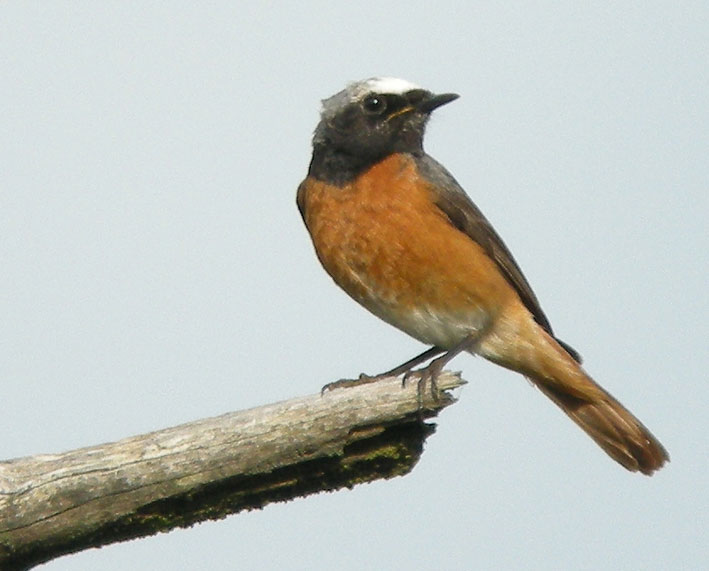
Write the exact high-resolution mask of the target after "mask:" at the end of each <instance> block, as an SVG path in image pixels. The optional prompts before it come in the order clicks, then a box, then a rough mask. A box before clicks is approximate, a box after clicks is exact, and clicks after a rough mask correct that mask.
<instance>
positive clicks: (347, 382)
mask: <svg viewBox="0 0 709 571" xmlns="http://www.w3.org/2000/svg"><path fill="white" fill-rule="evenodd" d="M387 376H388V375H387V374H386V373H385V374H383V375H367V374H366V373H360V375H359V377H357V378H356V379H340V380H338V381H333V382H332V383H327V384H326V385H324V386H323V388H322V389H320V394H325V393H327V392H329V391H334V390H335V389H345V388H349V387H358V386H359V385H367V384H369V383H376V382H377V381H378V380H380V379H384V378H385V377H387Z"/></svg>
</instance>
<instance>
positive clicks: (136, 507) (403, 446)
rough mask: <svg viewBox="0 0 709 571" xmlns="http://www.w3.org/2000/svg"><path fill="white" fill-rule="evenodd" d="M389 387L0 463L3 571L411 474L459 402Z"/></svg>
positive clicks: (396, 384) (442, 384) (443, 388)
mask: <svg viewBox="0 0 709 571" xmlns="http://www.w3.org/2000/svg"><path fill="white" fill-rule="evenodd" d="M463 383H464V381H462V380H461V379H460V377H459V376H458V375H455V374H451V373H444V374H443V375H442V376H441V377H440V378H439V379H438V386H439V398H438V400H434V399H432V398H431V396H430V394H428V393H429V391H424V393H423V403H422V404H423V408H421V407H420V404H421V403H420V402H419V395H418V394H417V387H416V383H415V382H412V383H407V386H406V387H403V388H402V386H401V380H400V379H396V378H391V379H384V380H380V381H377V382H376V383H371V384H367V385H361V386H356V387H351V388H346V389H336V390H333V391H330V392H326V393H325V394H324V395H320V394H317V395H311V396H308V397H304V398H299V399H293V400H288V401H284V402H281V403H276V404H272V405H268V406H263V407H259V408H253V409H250V410H245V411H240V412H234V413H229V414H225V415H222V416H218V417H215V418H209V419H205V420H199V421H196V422H191V423H188V424H183V425H181V426H176V427H173V428H168V429H165V430H160V431H157V432H152V433H149V434H145V435H141V436H135V437H132V438H126V439H124V440H120V441H118V442H114V443H109V444H102V445H99V446H92V447H90V448H82V449H79V450H73V451H70V452H65V453H62V454H46V455H38V456H32V457H27V458H19V459H15V460H9V461H5V462H0V569H3V570H6V569H7V570H15V569H29V568H30V567H32V566H34V565H36V564H38V563H41V562H45V561H48V560H50V559H53V558H55V557H57V556H59V555H62V554H65V553H71V552H75V551H79V550H82V549H85V548H87V547H92V546H99V545H104V544H107V543H112V542H115V541H120V540H124V539H129V538H134V537H139V536H144V535H150V534H153V533H156V532H158V531H167V530H169V529H172V528H174V527H177V526H186V525H190V524H192V523H195V522H197V521H202V520H205V519H217V518H222V517H225V516H226V515H228V514H230V513H235V512H238V511H240V510H242V509H251V508H260V507H262V506H264V505H265V504H267V503H270V502H273V501H285V500H288V499H291V498H293V497H297V496H303V495H307V494H311V493H315V492H318V491H322V490H333V489H337V488H340V487H344V486H347V487H352V486H354V485H355V484H358V483H361V482H367V481H371V480H375V479H378V478H390V477H393V476H397V475H403V474H406V473H407V472H409V471H410V470H411V469H412V468H413V466H414V465H415V464H416V462H417V461H418V458H419V456H420V454H421V451H422V448H423V441H424V440H425V438H426V437H427V436H428V435H429V434H430V433H431V432H433V430H434V425H431V424H426V423H424V422H423V419H424V418H426V417H431V416H435V415H437V413H438V411H440V410H441V409H443V408H444V407H446V406H448V405H449V404H451V403H452V402H454V401H455V399H454V398H453V397H451V396H450V394H449V393H448V392H447V391H448V390H449V389H453V388H456V387H458V386H460V385H462V384H463Z"/></svg>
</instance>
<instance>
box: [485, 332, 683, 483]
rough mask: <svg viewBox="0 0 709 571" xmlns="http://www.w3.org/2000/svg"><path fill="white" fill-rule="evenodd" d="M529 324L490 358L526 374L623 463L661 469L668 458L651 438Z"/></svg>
mask: <svg viewBox="0 0 709 571" xmlns="http://www.w3.org/2000/svg"><path fill="white" fill-rule="evenodd" d="M530 324H531V327H530V328H529V329H526V330H525V329H523V328H522V329H520V328H518V329H517V333H518V335H519V337H518V340H519V342H517V343H515V347H516V349H517V350H516V352H515V353H513V354H510V353H507V354H505V355H504V358H502V359H501V358H499V357H497V358H496V359H494V360H495V361H496V362H497V363H499V364H501V365H503V366H506V367H508V368H510V369H513V370H516V371H518V372H520V373H522V374H523V375H525V376H526V377H527V378H528V379H530V380H531V381H532V382H533V383H534V384H535V385H536V386H537V387H538V388H539V390H541V391H542V392H543V393H544V394H545V395H546V396H548V397H549V398H550V399H551V400H552V401H554V402H555V403H556V404H557V405H558V406H559V408H561V410H563V411H564V412H565V413H566V414H567V415H568V416H569V418H571V420H573V421H574V422H575V423H576V424H578V425H579V426H580V427H581V428H582V429H583V430H584V432H586V434H588V435H589V436H590V437H591V438H593V440H595V441H596V443H597V444H598V445H599V446H600V447H601V448H603V450H605V452H606V453H607V454H608V455H609V456H610V457H611V458H613V460H615V461H616V462H618V463H619V464H621V465H622V466H623V467H625V468H627V469H628V470H630V471H631V472H642V473H643V474H647V475H650V474H652V473H653V472H655V471H656V470H659V469H660V468H662V466H663V464H664V463H665V462H667V461H668V460H669V459H670V458H669V456H668V454H667V451H666V450H665V448H664V447H663V446H662V444H660V442H659V441H658V440H657V438H655V437H654V436H653V435H652V433H651V432H650V431H649V430H648V429H647V428H645V426H643V424H642V422H640V421H639V420H638V419H637V418H635V417H634V416H633V415H632V413H631V412H630V411H629V410H628V409H626V408H625V407H624V406H623V405H622V404H620V403H619V402H618V401H617V400H616V399H615V398H614V397H613V396H612V395H611V394H609V393H608V392H607V391H606V390H605V389H604V388H603V387H601V386H600V385H599V384H598V383H596V382H595V381H594V380H593V379H592V378H591V377H589V376H588V374H587V373H586V372H585V371H584V370H583V368H581V365H580V364H579V362H578V360H577V356H576V357H574V355H572V354H571V353H569V352H568V351H567V350H566V349H564V348H563V347H562V345H560V344H559V343H558V342H557V340H556V339H555V338H554V337H552V336H551V335H549V334H548V333H547V331H545V330H543V329H542V328H541V327H540V326H539V325H538V324H537V323H533V322H530ZM508 345H509V344H507V345H503V347H507V346H508ZM492 347H493V349H494V348H495V347H494V346H492ZM488 358H490V357H488Z"/></svg>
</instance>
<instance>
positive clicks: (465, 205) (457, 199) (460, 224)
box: [417, 155, 581, 362]
mask: <svg viewBox="0 0 709 571" xmlns="http://www.w3.org/2000/svg"><path fill="white" fill-rule="evenodd" d="M417 160H418V164H419V169H420V171H421V173H422V174H423V175H424V176H425V177H426V179H428V181H429V182H431V188H432V189H433V192H434V193H435V202H436V205H437V206H438V208H440V209H441V211H443V213H445V215H446V216H447V217H448V219H449V220H450V221H451V224H453V225H454V226H455V227H456V228H458V230H460V231H461V232H464V233H465V234H467V235H468V236H470V238H471V239H473V240H475V242H477V243H478V244H480V245H481V246H482V247H483V249H484V250H485V252H486V253H487V255H488V256H490V258H492V259H493V260H494V261H495V263H496V264H497V266H498V267H499V268H500V271H501V272H502V273H503V275H504V276H505V278H506V279H507V281H508V282H509V283H510V284H511V285H512V287H514V288H515V290H516V291H517V294H518V295H519V297H520V298H521V300H522V302H523V303H524V305H525V306H526V308H527V309H528V310H529V311H530V313H531V314H532V315H533V316H534V319H535V321H536V322H537V323H539V325H541V326H542V327H543V328H544V329H545V330H546V331H547V332H548V333H549V334H550V335H552V336H553V335H554V333H553V331H552V329H551V324H550V323H549V320H548V319H547V316H546V315H545V314H544V312H543V311H542V308H541V305H540V304H539V300H538V299H537V296H536V295H535V294H534V291H532V286H530V285H529V282H528V281H527V278H525V277H524V274H523V273H522V270H521V269H520V267H519V266H518V265H517V262H516V261H515V259H514V257H513V256H512V253H511V252H510V251H509V250H508V249H507V246H505V243H504V242H503V241H502V238H500V236H499V235H498V234H497V232H495V229H494V228H493V227H492V225H491V224H490V222H488V220H487V218H485V216H484V215H483V213H482V212H480V210H479V209H478V207H477V206H475V204H473V201H472V200H470V197H469V196H468V195H467V194H466V193H465V191H464V190H463V189H462V188H461V186H460V185H459V184H458V182H457V181H456V180H455V179H454V178H453V175H451V174H450V173H449V172H448V171H447V170H446V169H445V167H443V166H442V165H441V164H439V163H438V162H437V161H435V160H434V159H433V158H431V157H429V156H428V155H423V156H422V157H419V158H418V159H417ZM557 342H558V343H559V344H560V345H561V346H562V347H563V348H564V349H565V350H566V351H567V352H568V353H569V355H571V356H572V357H573V358H574V359H575V360H576V361H578V362H581V357H580V355H579V354H578V352H576V350H574V349H573V348H572V347H570V346H569V345H567V344H566V343H564V342H563V341H560V340H559V339H557Z"/></svg>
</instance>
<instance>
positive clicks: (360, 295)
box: [301, 154, 514, 348]
mask: <svg viewBox="0 0 709 571" xmlns="http://www.w3.org/2000/svg"><path fill="white" fill-rule="evenodd" d="M301 193H302V196H301V201H302V203H303V206H304V208H305V222H306V225H307V227H308V230H309V232H310V235H311V237H312V240H313V244H314V246H315V250H316V252H317V255H318V258H319V259H320V262H321V263H322V265H323V266H324V268H325V270H326V271H327V272H328V273H329V274H330V275H331V276H332V278H333V279H334V280H335V282H336V283H337V284H338V285H339V286H340V287H341V288H342V289H344V290H345V291H346V292H347V293H348V294H349V295H350V296H351V297H352V298H354V299H355V300H356V301H358V302H359V303H361V304H362V305H363V306H365V307H366V308H367V309H369V310H370V311H371V312H373V313H374V314H375V315H377V316H379V317H380V318H382V319H384V320H385V321H387V322H389V323H391V324H392V325H394V326H396V327H398V328H400V329H402V330H403V331H405V332H406V333H409V334H410V335H412V336H413V337H416V338H417V339H419V340H421V341H423V342H425V343H429V344H435V345H438V346H440V347H443V348H446V347H449V346H452V345H455V344H456V343H457V342H458V341H460V340H461V339H462V338H463V337H464V336H465V335H467V334H469V333H471V332H475V331H481V330H482V329H484V328H485V327H486V326H487V325H489V323H491V321H492V320H493V319H494V318H495V316H496V315H497V314H498V313H499V311H500V310H501V309H502V307H503V306H504V305H505V303H506V302H507V301H508V300H509V299H510V298H511V296H512V297H514V291H513V290H512V288H511V287H510V286H509V284H508V283H507V282H506V280H505V279H504V277H503V276H502V275H501V274H500V272H499V270H498V269H497V266H496V265H495V263H494V262H493V261H492V260H491V259H490V258H488V256H487V255H486V254H485V253H484V251H483V249H482V248H481V247H480V246H479V245H478V244H477V243H475V242H474V241H473V240H471V239H470V238H469V237H468V236H467V235H465V234H464V233H462V232H460V231H459V230H458V229H456V228H455V227H454V226H453V225H452V224H451V223H450V221H449V220H448V218H447V217H446V216H445V214H444V213H443V212H442V211H440V210H439V209H438V208H437V207H436V206H435V205H434V203H433V193H432V191H431V189H430V187H429V186H428V185H427V183H425V181H423V180H422V179H421V178H419V177H418V175H417V170H416V164H415V161H414V159H413V157H411V156H409V155H400V154H397V155H392V156H390V157H388V158H387V159H385V160H383V161H381V162H380V163H378V164H376V165H375V166H373V167H372V168H371V169H370V170H369V171H367V172H366V173H364V174H363V175H361V176H360V177H358V178H357V179H356V180H355V181H353V182H352V183H351V184H348V185H345V186H344V187H333V186H330V185H328V184H325V183H323V182H320V181H315V180H312V179H310V180H309V181H308V182H307V184H305V185H303V188H302V189H301Z"/></svg>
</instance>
